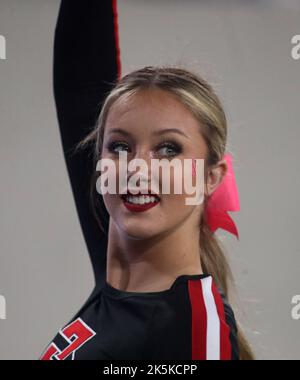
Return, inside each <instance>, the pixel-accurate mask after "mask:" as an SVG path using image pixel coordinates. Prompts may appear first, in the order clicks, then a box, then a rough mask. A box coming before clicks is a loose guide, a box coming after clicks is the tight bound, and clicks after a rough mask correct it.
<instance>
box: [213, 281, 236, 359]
mask: <svg viewBox="0 0 300 380" xmlns="http://www.w3.org/2000/svg"><path fill="white" fill-rule="evenodd" d="M212 292H213V296H214V299H215V303H216V307H217V311H218V315H219V319H220V360H231V355H232V347H231V342H230V338H229V334H230V328H229V326H228V325H227V323H226V319H225V310H224V304H223V300H222V298H221V295H220V293H219V292H218V290H217V289H216V287H215V284H214V282H212Z"/></svg>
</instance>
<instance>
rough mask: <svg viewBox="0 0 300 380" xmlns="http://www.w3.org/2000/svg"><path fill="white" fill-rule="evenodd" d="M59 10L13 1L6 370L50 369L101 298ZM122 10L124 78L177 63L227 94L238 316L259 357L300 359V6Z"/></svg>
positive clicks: (4, 230)
mask: <svg viewBox="0 0 300 380" xmlns="http://www.w3.org/2000/svg"><path fill="white" fill-rule="evenodd" d="M225 3H226V5H225ZM283 4H285V6H283ZM297 4H298V6H297ZM58 7H59V1H58V0H22V1H21V0H19V1H17V0H0V34H2V35H4V36H5V37H6V43H7V52H6V54H7V59H6V60H5V61H4V60H1V61H0V126H1V130H0V176H1V197H0V210H1V214H0V226H1V228H0V234H1V235H0V259H1V261H0V294H2V295H4V296H5V298H6V302H7V319H6V320H0V358H1V359H35V358H38V357H39V356H40V354H41V352H42V351H43V350H44V348H45V346H46V345H47V344H48V343H49V342H50V340H51V339H52V338H53V336H54V335H55V334H56V332H57V331H58V329H59V328H60V327H61V326H62V325H63V324H65V323H66V322H67V321H68V320H69V319H70V318H71V317H72V316H73V314H74V313H75V312H76V311H77V310H78V309H79V307H80V306H81V305H82V303H83V302H84V301H85V299H86V297H87V296H88V295H89V293H90V291H91V289H92V287H93V275H92V269H91V265H90V262H89V258H88V254H87V249H86V246H85V243H84V240H83V236H82V234H81V229H80V226H79V221H78V219H77V215H76V210H75V207H74V202H73V197H72V194H71V189H70V185H69V180H68V176H67V172H66V167H65V163H64V158H63V154H62V149H61V143H60V138H59V131H58V126H57V120H56V113H55V108H54V100H53V93H52V53H53V35H54V27H55V22H56V17H57V13H58ZM118 12H119V33H120V47H121V60H122V74H125V73H127V72H128V71H130V70H132V69H135V68H138V67H141V66H144V65H149V64H167V63H169V64H176V63H178V64H181V65H185V67H187V68H190V69H193V70H195V71H197V72H198V73H199V74H201V75H203V76H204V77H205V78H206V79H208V80H209V81H210V82H211V83H212V84H213V85H214V86H215V88H216V90H217V91H218V93H219V94H220V96H221V99H222V100H223V103H224V107H225V110H226V113H227V116H228V121H229V141H228V150H229V151H231V152H232V153H233V156H234V168H235V172H236V178H237V184H238V188H239V194H240V201H241V211H240V212H239V213H236V214H234V215H233V218H234V220H235V221H236V223H237V226H238V229H239V233H240V241H237V240H236V239H235V238H234V237H233V236H232V235H230V234H227V233H226V232H222V231H220V232H218V235H219V236H220V238H221V239H222V241H223V242H224V244H225V246H226V248H227V251H228V255H229V258H230V260H231V263H232V266H233V268H234V273H235V277H236V283H237V289H238V294H239V303H238V306H239V309H237V314H238V316H240V318H241V321H242V323H243V325H244V326H245V328H246V332H247V336H248V338H249V340H250V341H251V343H252V345H253V347H254V349H255V351H256V354H257V357H258V358H259V359H299V358H300V320H293V319H292V318H291V308H292V304H291V299H292V297H293V295H296V294H300V280H299V274H300V248H299V235H298V233H299V232H298V228H299V221H300V216H299V214H300V207H299V201H298V195H299V187H300V186H299V185H300V181H299V160H300V153H299V141H300V139H299V137H300V133H299V125H298V124H299V100H300V94H299V92H300V60H298V61H297V60H293V59H292V58H291V48H292V45H291V43H290V40H291V37H292V36H293V35H295V34H300V23H299V19H300V6H299V2H297V1H282V2H280V1H209V2H208V1H207V2H205V1H188V0H185V1H163V0H160V1H140V0H139V1H137V0H123V1H121V0H119V1H118ZM78 33H80V28H79V29H78ZM78 54H80V52H78Z"/></svg>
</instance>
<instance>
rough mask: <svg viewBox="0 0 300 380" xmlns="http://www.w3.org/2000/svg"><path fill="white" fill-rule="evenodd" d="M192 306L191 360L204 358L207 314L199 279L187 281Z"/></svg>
mask: <svg viewBox="0 0 300 380" xmlns="http://www.w3.org/2000/svg"><path fill="white" fill-rule="evenodd" d="M188 290H189V297H190V302H191V308H192V360H206V324H207V314H206V308H205V304H204V299H203V293H202V284H201V281H200V280H199V281H193V280H189V281H188Z"/></svg>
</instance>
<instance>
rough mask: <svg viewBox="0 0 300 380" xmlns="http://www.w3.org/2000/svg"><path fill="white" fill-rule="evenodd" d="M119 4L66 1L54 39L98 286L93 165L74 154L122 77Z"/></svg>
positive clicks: (100, 259)
mask: <svg viewBox="0 0 300 380" xmlns="http://www.w3.org/2000/svg"><path fill="white" fill-rule="evenodd" d="M120 71H121V67H120V55H119V46H118V25H117V12H116V1H115V0H88V1H82V0H62V2H61V5H60V10H59V15H58V21H57V25H56V29H55V39H54V70H53V74H54V95H55V104H56V110H57V117H58V122H59V129H60V135H61V140H62V147H63V151H64V156H65V161H66V165H67V170H68V173H69V178H70V182H71V186H72V191H73V195H74V200H75V204H76V208H77V213H78V216H79V220H80V224H81V228H82V231H83V234H84V238H85V242H86V245H87V248H88V252H89V255H90V258H91V262H92V266H93V270H94V276H95V282H96V284H98V283H102V282H103V280H104V275H105V265H106V264H105V263H106V262H105V260H104V259H105V252H104V249H105V247H104V240H103V236H102V233H101V230H100V229H99V227H98V226H97V223H96V221H95V219H94V218H93V216H92V213H91V211H90V207H89V196H88V193H89V185H90V178H91V175H92V171H93V170H94V168H93V162H92V155H91V151H89V149H86V150H84V151H81V152H80V153H76V154H73V149H74V148H75V146H76V144H77V143H78V142H79V141H80V140H81V139H82V138H83V137H84V136H85V135H86V134H87V133H88V132H89V131H90V129H91V128H92V127H93V126H94V125H95V122H96V119H97V116H98V115H99V112H100V109H101V104H102V101H103V98H104V95H105V93H106V92H107V91H109V89H110V88H111V86H112V83H113V82H114V81H116V79H117V78H119V76H120Z"/></svg>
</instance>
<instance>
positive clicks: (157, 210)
mask: <svg viewBox="0 0 300 380" xmlns="http://www.w3.org/2000/svg"><path fill="white" fill-rule="evenodd" d="M167 129H172V131H167ZM119 151H126V152H127V155H128V156H127V157H128V162H129V161H130V160H133V159H136V158H139V159H143V160H145V161H146V163H147V164H148V167H149V168H151V160H152V159H153V158H155V159H167V160H172V159H174V158H177V159H180V160H181V161H182V163H183V160H184V159H187V158H189V159H191V158H201V159H205V158H206V155H207V145H206V143H205V141H204V139H203V138H202V136H201V134H200V126H199V122H198V121H197V120H196V118H195V117H194V116H193V115H192V113H191V112H190V111H189V110H188V109H187V108H185V106H184V105H182V104H181V103H180V101H178V100H177V99H176V98H175V96H173V95H172V94H169V93H168V92H166V91H163V90H160V89H155V90H151V91H150V90H147V91H146V90H144V91H141V92H139V93H137V94H135V95H134V96H132V97H130V98H129V97H128V96H126V95H125V96H123V97H122V98H120V99H118V100H117V101H116V102H115V103H114V104H113V106H112V107H111V109H110V110H109V113H108V116H107V120H106V124H105V129H104V135H103V147H102V152H101V158H109V159H111V160H114V161H115V163H116V167H117V173H116V174H117V180H118V179H119V172H118V163H119ZM138 170H139V168H138V169H137V171H138ZM137 171H136V172H137ZM148 173H150V169H149V172H148ZM128 175H129V178H130V175H132V173H130V174H129V173H128ZM150 178H151V177H150V174H149V177H148V179H149V188H150ZM172 182H174V172H173V170H171V171H170V185H171V187H170V189H171V192H170V193H169V194H162V193H161V191H160V192H159V194H158V195H159V201H158V202H156V203H155V206H154V207H151V208H148V209H146V210H145V211H142V212H137V211H133V210H132V209H128V208H127V207H126V206H125V202H124V200H123V197H122V196H121V195H120V194H104V195H103V201H104V204H105V206H106V208H107V211H108V213H109V214H110V218H111V222H112V223H115V224H116V226H117V228H118V230H119V231H121V232H122V233H124V234H125V235H127V236H128V237H131V238H134V239H148V238H154V237H158V236H161V235H163V234H168V233H170V232H173V231H174V230H176V229H177V228H180V226H182V225H183V224H185V223H189V224H190V227H191V228H193V227H195V226H197V225H198V224H199V220H200V216H201V212H202V205H186V203H185V199H186V197H187V196H188V197H191V196H192V195H191V194H186V193H185V192H184V188H183V192H182V193H181V194H174V191H172V189H173V186H174V183H172ZM158 185H159V188H160V189H161V188H162V187H161V186H162V184H161V182H160V181H159V184H158Z"/></svg>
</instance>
